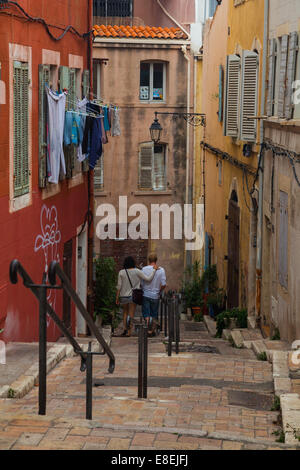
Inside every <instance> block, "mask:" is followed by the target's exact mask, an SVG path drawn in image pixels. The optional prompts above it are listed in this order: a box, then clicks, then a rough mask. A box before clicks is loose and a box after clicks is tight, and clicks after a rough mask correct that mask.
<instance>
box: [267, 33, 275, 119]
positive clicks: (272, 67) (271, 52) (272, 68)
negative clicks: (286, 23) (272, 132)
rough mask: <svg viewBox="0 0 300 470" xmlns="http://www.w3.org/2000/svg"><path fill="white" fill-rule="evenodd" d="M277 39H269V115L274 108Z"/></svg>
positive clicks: (271, 114)
mask: <svg viewBox="0 0 300 470" xmlns="http://www.w3.org/2000/svg"><path fill="white" fill-rule="evenodd" d="M276 54H277V51H276V39H271V40H270V41H269V78H268V98H267V115H268V116H273V110H274V88H275V76H276V65H277V62H276Z"/></svg>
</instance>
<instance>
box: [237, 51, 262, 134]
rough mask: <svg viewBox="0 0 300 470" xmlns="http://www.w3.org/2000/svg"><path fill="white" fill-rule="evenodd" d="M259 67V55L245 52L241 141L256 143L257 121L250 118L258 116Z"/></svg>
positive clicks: (243, 61)
mask: <svg viewBox="0 0 300 470" xmlns="http://www.w3.org/2000/svg"><path fill="white" fill-rule="evenodd" d="M258 66H259V62H258V54H257V53H256V52H253V51H243V59H242V90H241V113H240V114H241V124H240V139H241V140H245V141H248V142H255V141H256V128H257V121H256V119H249V118H251V117H252V118H253V117H254V116H256V115H257V99H258V97H257V94H258V93H257V90H258Z"/></svg>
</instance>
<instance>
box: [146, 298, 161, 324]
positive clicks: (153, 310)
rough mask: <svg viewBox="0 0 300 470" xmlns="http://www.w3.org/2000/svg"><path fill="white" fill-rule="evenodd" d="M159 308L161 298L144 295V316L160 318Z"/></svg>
mask: <svg viewBox="0 0 300 470" xmlns="http://www.w3.org/2000/svg"><path fill="white" fill-rule="evenodd" d="M158 308H159V299H150V298H149V297H143V307H142V312H143V317H144V318H149V317H152V318H155V319H156V320H157V319H158Z"/></svg>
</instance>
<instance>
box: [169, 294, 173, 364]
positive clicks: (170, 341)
mask: <svg viewBox="0 0 300 470" xmlns="http://www.w3.org/2000/svg"><path fill="white" fill-rule="evenodd" d="M168 329H169V334H168V356H172V340H173V334H172V300H171V299H170V300H168Z"/></svg>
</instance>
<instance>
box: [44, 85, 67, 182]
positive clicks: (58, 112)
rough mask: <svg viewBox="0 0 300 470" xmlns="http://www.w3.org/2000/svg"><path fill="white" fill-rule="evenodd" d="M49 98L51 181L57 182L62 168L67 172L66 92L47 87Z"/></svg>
mask: <svg viewBox="0 0 300 470" xmlns="http://www.w3.org/2000/svg"><path fill="white" fill-rule="evenodd" d="M46 92H47V99H48V126H49V138H48V142H49V164H50V168H49V173H50V175H49V176H48V181H49V183H54V184H57V183H58V181H59V173H60V170H61V171H62V173H63V174H64V175H65V174H66V162H65V155H64V151H63V137H64V126H65V110H66V93H61V94H60V95H58V94H57V93H55V92H53V91H52V90H51V89H50V88H48V87H46Z"/></svg>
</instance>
